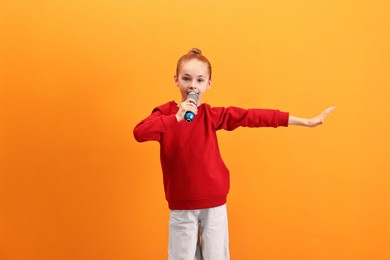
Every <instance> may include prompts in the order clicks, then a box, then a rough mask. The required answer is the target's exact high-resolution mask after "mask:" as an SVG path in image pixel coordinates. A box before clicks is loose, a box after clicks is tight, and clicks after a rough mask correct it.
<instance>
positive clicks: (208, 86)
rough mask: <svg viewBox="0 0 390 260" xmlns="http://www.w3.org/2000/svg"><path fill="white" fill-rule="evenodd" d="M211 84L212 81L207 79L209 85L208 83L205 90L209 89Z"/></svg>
mask: <svg viewBox="0 0 390 260" xmlns="http://www.w3.org/2000/svg"><path fill="white" fill-rule="evenodd" d="M211 83H212V81H211V79H209V83H208V85H207V87H206V89H210V88H211Z"/></svg>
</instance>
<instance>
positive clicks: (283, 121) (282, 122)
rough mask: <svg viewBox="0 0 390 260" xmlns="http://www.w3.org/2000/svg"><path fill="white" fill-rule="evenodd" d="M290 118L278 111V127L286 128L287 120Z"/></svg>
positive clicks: (288, 114) (286, 113) (285, 113)
mask: <svg viewBox="0 0 390 260" xmlns="http://www.w3.org/2000/svg"><path fill="white" fill-rule="evenodd" d="M289 117H290V113H289V112H282V111H280V119H279V125H280V126H288V119H289Z"/></svg>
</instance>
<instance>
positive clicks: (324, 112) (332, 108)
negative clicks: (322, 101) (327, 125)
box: [320, 106, 336, 120]
mask: <svg viewBox="0 0 390 260" xmlns="http://www.w3.org/2000/svg"><path fill="white" fill-rule="evenodd" d="M335 108H336V107H335V106H331V107H329V108H327V109H325V110H324V111H323V112H322V114H321V116H320V117H321V118H322V120H323V119H324V118H325V117H326V116H327V115H329V114H330V113H331V112H332V111H333V110H335Z"/></svg>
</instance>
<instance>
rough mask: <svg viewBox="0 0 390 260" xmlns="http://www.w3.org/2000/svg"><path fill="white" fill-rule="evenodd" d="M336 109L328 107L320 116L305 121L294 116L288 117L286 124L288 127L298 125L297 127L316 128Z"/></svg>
mask: <svg viewBox="0 0 390 260" xmlns="http://www.w3.org/2000/svg"><path fill="white" fill-rule="evenodd" d="M335 108H336V107H335V106H333V107H329V108H327V109H325V110H324V111H323V112H322V113H321V114H320V115H318V116H316V117H313V118H310V119H305V118H300V117H296V116H292V115H290V117H289V119H288V124H289V125H299V126H308V127H316V126H319V125H322V124H323V123H324V119H325V117H327V116H328V115H329V113H330V112H332V111H333V110H334V109H335Z"/></svg>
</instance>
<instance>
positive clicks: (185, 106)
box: [176, 98, 198, 122]
mask: <svg viewBox="0 0 390 260" xmlns="http://www.w3.org/2000/svg"><path fill="white" fill-rule="evenodd" d="M178 106H179V111H177V113H176V119H177V121H178V122H180V121H181V120H183V119H184V115H185V113H186V112H187V111H191V112H192V113H194V114H195V115H196V114H197V113H198V107H197V106H196V102H195V100H193V99H191V98H187V99H186V100H185V101H183V102H182V103H180V104H179V105H178Z"/></svg>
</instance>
